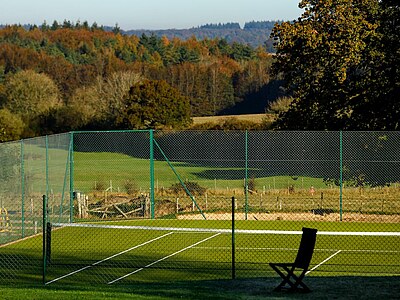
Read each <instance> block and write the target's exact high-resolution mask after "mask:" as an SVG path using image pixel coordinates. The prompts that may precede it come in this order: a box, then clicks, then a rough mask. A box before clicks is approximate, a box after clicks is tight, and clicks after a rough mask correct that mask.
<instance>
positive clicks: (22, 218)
mask: <svg viewBox="0 0 400 300" xmlns="http://www.w3.org/2000/svg"><path fill="white" fill-rule="evenodd" d="M24 157H25V154H24V140H21V200H22V203H21V205H22V207H21V223H22V224H21V236H22V238H24V237H25V160H24Z"/></svg>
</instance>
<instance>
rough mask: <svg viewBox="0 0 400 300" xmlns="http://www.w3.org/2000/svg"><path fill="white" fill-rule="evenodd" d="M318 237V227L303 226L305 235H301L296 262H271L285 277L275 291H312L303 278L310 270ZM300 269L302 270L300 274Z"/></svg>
mask: <svg viewBox="0 0 400 300" xmlns="http://www.w3.org/2000/svg"><path fill="white" fill-rule="evenodd" d="M316 239H317V229H312V228H303V235H302V236H301V242H300V246H299V250H298V252H297V256H296V260H295V261H294V263H269V265H270V266H271V267H272V269H274V270H275V271H276V273H278V274H279V276H281V277H282V279H283V280H282V282H281V283H280V284H279V285H278V286H277V287H276V288H275V289H274V291H281V290H284V289H286V290H289V291H301V292H311V290H310V289H309V288H308V287H307V286H306V285H305V284H304V282H303V278H304V276H305V275H306V273H307V271H308V267H309V265H310V262H311V258H312V255H313V253H314V247H315V242H316ZM298 269H300V270H302V271H301V273H300V274H299V270H298ZM295 272H296V273H297V275H296V274H295ZM285 273H286V274H285ZM298 274H299V275H298Z"/></svg>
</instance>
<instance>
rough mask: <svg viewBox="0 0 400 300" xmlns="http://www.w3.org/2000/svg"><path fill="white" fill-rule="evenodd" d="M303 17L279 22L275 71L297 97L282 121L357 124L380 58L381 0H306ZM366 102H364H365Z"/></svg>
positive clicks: (302, 125)
mask: <svg viewBox="0 0 400 300" xmlns="http://www.w3.org/2000/svg"><path fill="white" fill-rule="evenodd" d="M299 7H300V8H302V9H304V13H303V14H302V16H301V17H300V18H299V19H298V20H296V21H293V22H283V23H282V24H277V25H276V26H275V28H274V29H273V32H272V37H273V38H274V39H275V40H276V41H277V45H276V47H277V60H276V63H275V64H274V69H275V73H277V74H278V73H280V74H282V76H283V78H284V80H285V82H286V85H287V89H288V93H289V95H293V98H294V101H293V103H292V105H291V107H290V109H289V110H288V111H287V112H286V113H284V114H283V115H282V116H281V118H280V119H279V121H278V124H277V125H278V127H279V128H284V129H314V130H325V129H331V130H339V129H352V128H353V126H354V120H356V119H358V118H362V116H357V115H355V112H356V108H357V107H358V106H360V103H363V102H364V101H366V96H365V91H366V85H367V84H368V82H367V80H366V78H370V74H371V72H372V70H373V65H371V64H370V65H368V64H367V63H366V62H367V61H368V60H372V61H374V59H376V58H377V57H379V53H377V52H376V51H375V47H374V45H375V44H376V43H378V42H379V34H378V33H377V28H378V25H379V21H378V16H379V14H378V13H379V1H378V0H363V1H361V0H340V1H339V0H302V1H301V2H300V4H299ZM361 106H362V105H361Z"/></svg>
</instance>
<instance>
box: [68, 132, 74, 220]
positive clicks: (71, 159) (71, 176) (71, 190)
mask: <svg viewBox="0 0 400 300" xmlns="http://www.w3.org/2000/svg"><path fill="white" fill-rule="evenodd" d="M69 222H70V223H73V222H74V132H71V135H70V140H69Z"/></svg>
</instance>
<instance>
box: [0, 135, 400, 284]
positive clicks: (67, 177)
mask: <svg viewBox="0 0 400 300" xmlns="http://www.w3.org/2000/svg"><path fill="white" fill-rule="evenodd" d="M398 149H400V133H399V132H253V131H249V132H242V131H226V132H225V131H177V132H158V131H117V132H74V133H69V134H64V135H55V136H48V137H42V138H35V139H30V140H23V141H19V142H13V143H6V144H1V145H0V161H1V164H2V169H1V171H0V177H1V183H0V185H1V190H0V200H1V203H0V204H1V205H0V207H1V208H2V214H1V231H0V245H1V246H0V278H2V279H4V280H10V282H17V281H18V280H37V281H41V280H42V278H43V279H44V281H45V283H46V284H52V283H55V282H58V283H63V282H65V283H67V282H69V283H76V284H77V283H85V282H91V283H98V284H102V283H108V284H118V283H120V282H129V281H142V280H144V281H161V280H182V279H185V280H188V279H190V280H202V279H220V278H231V277H233V276H234V277H242V278H245V277H265V276H272V275H273V273H272V270H270V268H269V266H268V263H269V262H271V261H274V262H276V261H291V260H293V259H294V256H295V255H296V251H297V247H298V243H299V240H300V233H301V229H302V227H313V228H317V229H318V237H317V244H316V250H315V252H314V256H313V260H312V263H311V266H310V268H311V272H310V273H311V274H310V276H312V275H314V276H326V275H329V276H340V275H372V274H379V275H380V276H382V275H394V274H399V272H400V258H399V257H400V255H399V254H400V222H399V221H400V217H399V213H400V200H399V197H398V195H399V193H400V192H399V191H400V186H399V184H400V178H399V177H400V175H399V174H400V172H399V171H400V165H399V164H400V154H399V151H398ZM43 195H45V197H43ZM43 208H45V209H43ZM43 213H44V215H43ZM232 219H235V222H234V226H233V225H232V224H233V223H232ZM47 222H48V224H49V227H48V229H47V231H48V234H47V240H46V238H44V237H43V235H42V232H43V231H46V229H44V226H43V225H44V224H46V223H47ZM50 226H51V227H50ZM50 228H51V230H50ZM233 229H234V232H235V234H234V235H233V231H232V230H233ZM44 250H45V251H44Z"/></svg>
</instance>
